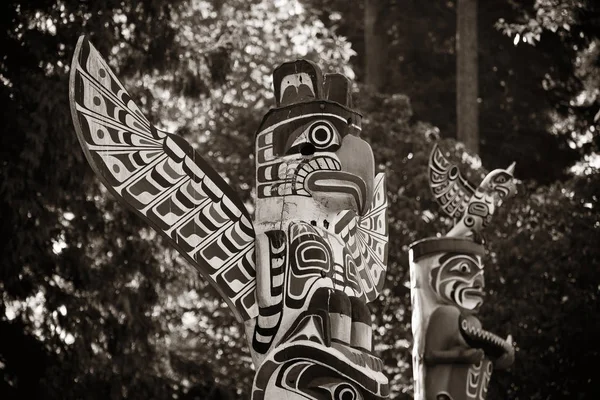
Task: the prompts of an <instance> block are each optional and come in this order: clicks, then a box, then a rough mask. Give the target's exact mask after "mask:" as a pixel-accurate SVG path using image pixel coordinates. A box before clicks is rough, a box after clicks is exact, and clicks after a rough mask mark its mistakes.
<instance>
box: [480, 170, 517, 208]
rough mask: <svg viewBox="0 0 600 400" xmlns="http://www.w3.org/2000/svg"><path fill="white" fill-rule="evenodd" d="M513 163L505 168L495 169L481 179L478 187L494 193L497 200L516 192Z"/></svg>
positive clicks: (506, 197)
mask: <svg viewBox="0 0 600 400" xmlns="http://www.w3.org/2000/svg"><path fill="white" fill-rule="evenodd" d="M514 171H515V163H514V162H513V163H512V164H511V165H510V166H509V167H508V168H506V169H495V170H493V171H491V172H490V173H489V174H487V175H486V177H485V178H484V179H483V181H482V182H481V185H480V189H481V190H482V191H483V192H485V193H488V194H494V195H495V197H496V198H497V200H505V199H508V198H510V197H512V196H514V195H515V194H516V193H517V185H516V184H515V179H514V176H513V173H514Z"/></svg>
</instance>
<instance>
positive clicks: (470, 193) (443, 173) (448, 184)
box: [429, 144, 517, 236]
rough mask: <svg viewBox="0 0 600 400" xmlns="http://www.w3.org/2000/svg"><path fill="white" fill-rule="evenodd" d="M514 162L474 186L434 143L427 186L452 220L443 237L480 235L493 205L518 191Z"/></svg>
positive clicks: (494, 171)
mask: <svg viewBox="0 0 600 400" xmlns="http://www.w3.org/2000/svg"><path fill="white" fill-rule="evenodd" d="M514 170H515V163H512V164H511V165H510V166H509V167H508V168H506V169H495V170H493V171H491V172H490V173H488V174H487V175H486V177H485V178H484V179H483V181H482V182H481V183H480V184H479V187H477V188H475V187H474V186H473V185H472V184H471V183H470V182H469V181H468V180H467V179H465V178H464V177H463V176H462V175H461V173H460V170H459V169H458V166H457V165H455V164H452V163H451V162H450V161H448V159H447V158H446V157H445V156H444V154H443V153H442V151H441V150H440V148H439V146H438V145H437V144H436V145H435V146H434V147H433V150H432V151H431V155H430V157H429V186H430V188H431V193H432V194H433V196H434V197H435V199H436V201H437V202H438V203H439V204H440V206H441V207H442V210H444V212H445V213H446V214H447V215H448V216H449V217H451V218H454V219H455V221H456V220H457V219H458V222H456V223H455V225H454V227H453V228H452V229H451V230H450V231H449V232H448V233H447V234H446V236H472V235H474V234H479V233H480V231H481V230H482V229H483V228H484V227H486V226H487V225H488V224H489V222H490V221H491V219H492V215H493V214H494V211H495V209H496V207H498V206H499V205H500V204H501V203H502V201H503V200H506V199H508V198H510V197H512V196H514V195H515V194H516V193H517V188H516V185H515V180H514V177H513V173H514Z"/></svg>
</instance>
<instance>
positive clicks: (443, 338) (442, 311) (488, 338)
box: [409, 145, 516, 400]
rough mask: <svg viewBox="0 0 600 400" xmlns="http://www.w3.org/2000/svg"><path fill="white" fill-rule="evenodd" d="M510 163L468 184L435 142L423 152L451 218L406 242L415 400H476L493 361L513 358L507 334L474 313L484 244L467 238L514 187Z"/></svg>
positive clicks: (496, 364) (504, 364)
mask: <svg viewBox="0 0 600 400" xmlns="http://www.w3.org/2000/svg"><path fill="white" fill-rule="evenodd" d="M513 170H514V164H513V165H511V166H510V167H509V168H508V169H506V170H494V171H492V172H490V173H489V174H488V175H487V176H486V177H485V178H484V180H483V181H482V182H481V184H480V185H479V187H478V188H475V187H473V186H472V185H471V184H470V183H469V182H468V181H467V180H466V179H464V178H463V177H462V176H461V174H460V172H459V170H458V167H457V166H456V165H453V164H451V163H450V162H449V161H448V160H447V159H446V158H445V157H444V155H443V153H442V151H441V150H440V149H439V148H438V147H437V145H436V146H435V147H434V148H433V151H432V152H431V156H430V160H429V183H430V187H431V191H432V193H433V195H434V196H435V199H436V200H437V202H438V203H439V204H440V206H441V207H442V209H443V210H444V212H445V213H446V214H448V215H449V216H450V217H452V218H455V221H456V220H457V219H458V222H457V223H455V226H454V227H453V228H452V229H451V230H450V232H448V234H447V235H446V236H445V237H440V238H438V237H434V238H427V239H423V240H419V241H417V242H415V243H413V244H412V245H411V246H410V251H409V259H410V279H411V300H412V307H413V310H412V330H413V337H414V344H413V373H414V379H415V400H467V399H468V400H475V399H477V400H484V399H485V398H486V394H487V387H488V383H489V381H490V378H491V374H492V370H493V368H497V369H503V368H508V367H510V365H512V363H513V361H514V347H513V344H512V338H511V336H510V335H509V336H508V338H507V339H506V340H505V339H502V338H500V337H498V336H497V335H494V334H493V333H491V332H488V331H485V330H484V329H482V327H481V323H480V322H479V320H478V319H477V318H476V317H475V314H476V313H477V312H478V310H479V308H480V306H481V304H482V303H483V288H484V279H483V264H482V262H481V257H482V256H483V254H484V247H483V245H482V244H481V243H479V242H478V241H476V240H475V239H476V237H477V236H478V235H477V234H478V233H479V232H480V230H481V229H482V228H483V227H485V226H487V225H488V223H489V222H490V219H491V217H492V215H493V213H494V210H495V207H497V206H498V205H499V204H500V201H501V200H502V199H507V198H509V197H511V196H513V195H514V194H515V193H516V186H515V183H514V179H513V175H512V174H513Z"/></svg>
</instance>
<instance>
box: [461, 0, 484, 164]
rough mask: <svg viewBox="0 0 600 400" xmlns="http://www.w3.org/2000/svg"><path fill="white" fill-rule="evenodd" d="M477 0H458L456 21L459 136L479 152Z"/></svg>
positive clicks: (469, 148)
mask: <svg viewBox="0 0 600 400" xmlns="http://www.w3.org/2000/svg"><path fill="white" fill-rule="evenodd" d="M477 51H478V48H477V0H458V10H457V21H456V131H457V135H456V136H457V139H458V140H459V141H461V142H463V143H464V144H465V146H466V147H467V149H468V150H470V151H471V152H473V153H478V152H479V112H478V111H479V110H478V106H479V103H478V101H477V97H478V76H477Z"/></svg>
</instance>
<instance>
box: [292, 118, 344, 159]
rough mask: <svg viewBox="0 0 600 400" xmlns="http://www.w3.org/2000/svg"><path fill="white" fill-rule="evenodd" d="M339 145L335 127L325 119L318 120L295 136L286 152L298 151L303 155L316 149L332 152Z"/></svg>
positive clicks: (309, 153)
mask: <svg viewBox="0 0 600 400" xmlns="http://www.w3.org/2000/svg"><path fill="white" fill-rule="evenodd" d="M339 147H340V137H339V134H338V133H337V131H336V129H335V127H334V126H333V125H332V124H330V123H328V122H326V121H318V122H315V123H314V124H312V125H311V126H310V127H309V128H308V129H306V130H305V131H304V132H303V134H302V135H300V136H298V137H297V138H296V140H295V141H294V143H292V145H291V146H290V149H289V150H288V152H287V153H288V154H291V153H294V152H300V153H302V154H303V155H312V154H313V153H314V152H316V151H332V152H333V151H336V150H337V149H339Z"/></svg>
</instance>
